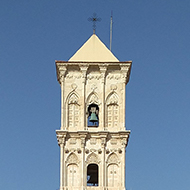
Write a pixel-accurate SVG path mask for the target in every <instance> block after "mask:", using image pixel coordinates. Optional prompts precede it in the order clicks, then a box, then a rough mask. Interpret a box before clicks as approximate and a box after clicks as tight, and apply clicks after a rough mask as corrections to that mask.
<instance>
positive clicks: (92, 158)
mask: <svg viewBox="0 0 190 190" xmlns="http://www.w3.org/2000/svg"><path fill="white" fill-rule="evenodd" d="M92 163H95V164H99V163H100V161H99V158H98V155H97V154H95V153H94V152H93V153H91V154H90V155H89V156H88V157H87V159H86V164H87V165H88V164H92Z"/></svg>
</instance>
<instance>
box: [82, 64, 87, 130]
mask: <svg viewBox="0 0 190 190" xmlns="http://www.w3.org/2000/svg"><path fill="white" fill-rule="evenodd" d="M80 69H81V71H82V94H83V100H82V104H83V107H84V109H83V114H82V116H83V117H81V118H82V121H81V125H82V126H83V127H84V128H83V130H87V125H86V109H85V108H86V72H87V70H88V65H80Z"/></svg>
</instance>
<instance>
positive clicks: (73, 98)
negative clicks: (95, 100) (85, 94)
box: [69, 93, 78, 104]
mask: <svg viewBox="0 0 190 190" xmlns="http://www.w3.org/2000/svg"><path fill="white" fill-rule="evenodd" d="M69 104H78V96H77V95H76V94H74V93H73V94H72V95H71V96H70V98H69Z"/></svg>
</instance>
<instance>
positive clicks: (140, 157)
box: [0, 0, 190, 190]
mask: <svg viewBox="0 0 190 190" xmlns="http://www.w3.org/2000/svg"><path fill="white" fill-rule="evenodd" d="M111 10H113V22H114V24H113V44H112V51H113V53H114V55H115V56H116V57H117V58H118V59H119V60H120V61H127V60H133V66H132V72H131V78H130V82H129V84H128V85H127V104H126V106H127V108H126V110H127V115H126V118H127V128H128V129H130V130H131V136H130V140H129V144H128V147H127V151H126V152H127V159H126V161H127V170H126V173H127V175H126V182H127V189H128V190H175V189H176V190H177V189H180V190H188V189H190V101H189V98H190V74H189V73H190V1H189V0H117V1H116V0H96V1H92V0H80V1H79V0H27V1H26V0H17V1H16V0H1V1H0V189H1V190H4V189H6V190H13V189H15V190H26V189H27V190H56V189H58V188H59V147H58V145H57V141H56V135H55V130H56V129H59V128H60V87H59V84H58V82H57V81H56V70H55V63H54V62H55V60H68V59H69V58H70V57H71V56H72V55H73V54H74V53H75V51H76V50H77V49H78V48H79V47H80V46H81V45H82V44H83V43H84V42H85V41H86V40H87V39H88V38H89V37H90V36H91V35H92V24H91V23H90V22H88V21H87V19H88V18H89V17H91V16H92V14H93V13H94V12H96V13H97V15H98V16H99V17H101V18H102V20H101V22H99V23H98V24H97V32H96V33H97V35H98V36H99V38H100V39H101V40H102V41H103V42H104V43H105V44H106V45H107V46H109V21H110V14H111Z"/></svg>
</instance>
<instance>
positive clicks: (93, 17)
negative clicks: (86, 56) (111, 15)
mask: <svg viewBox="0 0 190 190" xmlns="http://www.w3.org/2000/svg"><path fill="white" fill-rule="evenodd" d="M88 21H91V22H93V25H92V26H93V34H95V31H96V22H97V21H101V18H98V17H97V15H96V13H94V14H93V16H92V17H90V18H88Z"/></svg>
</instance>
